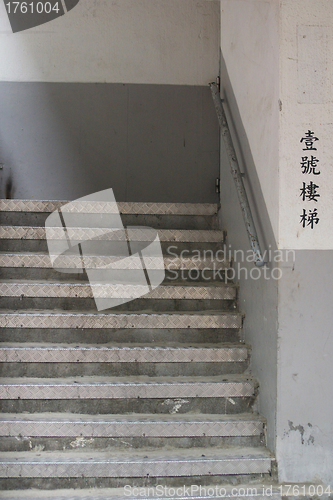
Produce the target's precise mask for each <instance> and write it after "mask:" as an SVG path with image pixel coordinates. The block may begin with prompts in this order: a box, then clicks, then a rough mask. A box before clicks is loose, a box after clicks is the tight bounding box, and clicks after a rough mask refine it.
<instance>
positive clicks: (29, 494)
mask: <svg viewBox="0 0 333 500" xmlns="http://www.w3.org/2000/svg"><path fill="white" fill-rule="evenodd" d="M193 486H194V487H191V486H185V485H183V486H182V487H180V488H179V489H178V491H179V492H180V493H181V494H178V493H177V496H173V498H175V499H179V500H183V499H184V498H187V499H189V500H192V499H193V500H194V499H196V500H201V499H207V500H208V499H210V500H212V499H214V498H219V497H222V498H242V499H244V498H247V499H252V498H253V497H255V498H257V499H258V500H262V499H271V500H281V498H282V496H281V488H282V487H283V486H282V485H279V484H278V483H276V482H275V481H270V482H269V483H266V481H261V482H260V483H255V482H253V481H251V482H249V483H241V484H237V487H235V485H234V484H232V485H228V484H226V483H222V482H221V483H220V484H216V483H215V484H212V485H205V486H202V487H201V488H200V486H196V485H193ZM300 486H301V485H300ZM271 487H272V490H271V489H270V488H271ZM263 488H264V490H263ZM267 488H268V490H267ZM176 489H177V488H176ZM170 490H171V491H172V490H173V488H172V487H166V488H165V490H164V493H165V494H163V493H162V494H161V491H159V489H156V487H154V486H150V485H149V486H143V487H139V488H134V487H131V488H130V489H128V491H126V494H124V488H100V489H95V488H92V489H81V490H80V489H75V490H74V489H62V490H57V491H50V490H28V491H19V490H12V491H6V492H3V495H5V496H3V497H2V498H3V499H4V500H19V499H22V498H23V499H24V500H28V499H33V500H36V499H39V498H41V499H43V500H111V499H114V500H123V499H124V498H128V499H129V500H133V499H137V498H138V495H135V494H134V493H137V492H141V493H146V494H145V495H143V494H141V495H140V498H141V499H142V500H147V499H154V498H159V499H160V500H170V498H171V497H170V495H168V492H170ZM254 490H256V493H252V492H253V491H254ZM216 491H217V494H216V496H212V492H216ZM131 492H132V494H131ZM244 492H247V493H246V495H244ZM251 493H252V494H251ZM324 498H325V500H326V496H325V497H324Z"/></svg>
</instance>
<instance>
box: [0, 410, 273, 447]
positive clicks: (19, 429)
mask: <svg viewBox="0 0 333 500" xmlns="http://www.w3.org/2000/svg"><path fill="white" fill-rule="evenodd" d="M264 426H265V422H264V419H262V418H260V417H259V416H258V415H253V414H244V415H243V414H242V415H236V416H235V415H234V416H230V415H228V416H227V415H201V414H190V415H188V414H187V415H186V414H185V415H178V414H177V413H175V414H173V415H140V414H139V415H130V416H129V415H114V416H112V415H107V416H105V417H101V416H98V417H92V416H89V415H80V416H77V415H70V414H44V415H40V414H34V415H26V414H21V415H15V414H9V415H2V416H1V418H0V436H1V440H0V450H1V451H37V450H41V451H57V450H58V451H66V450H69V451H70V450H72V451H73V450H79V451H80V450H83V449H84V450H86V451H88V450H110V451H113V450H114V449H140V448H146V449H148V448H149V449H156V448H160V449H161V448H170V447H173V448H180V449H183V448H198V447H201V448H214V447H215V448H216V447H223V446H245V447H249V446H263V445H264V444H265V436H264V428H265V427H264Z"/></svg>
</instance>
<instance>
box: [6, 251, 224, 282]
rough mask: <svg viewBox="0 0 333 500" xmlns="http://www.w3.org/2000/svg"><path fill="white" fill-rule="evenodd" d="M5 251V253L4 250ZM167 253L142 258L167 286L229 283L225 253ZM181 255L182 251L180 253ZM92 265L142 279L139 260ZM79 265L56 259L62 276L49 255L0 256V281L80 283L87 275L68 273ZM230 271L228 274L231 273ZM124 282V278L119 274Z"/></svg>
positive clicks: (65, 258)
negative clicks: (168, 284) (128, 272)
mask: <svg viewBox="0 0 333 500" xmlns="http://www.w3.org/2000/svg"><path fill="white" fill-rule="evenodd" d="M6 250H7V249H6ZM169 250H170V252H169V253H168V254H167V255H165V256H164V260H163V262H162V261H161V259H160V258H156V257H150V258H146V257H145V265H146V269H147V270H159V269H164V270H165V275H166V281H167V282H168V283H170V284H176V283H177V282H181V283H182V284H186V282H193V283H196V282H199V283H202V284H206V285H207V284H208V285H209V284H212V285H213V284H214V283H216V284H220V283H221V282H222V283H227V282H228V271H227V270H228V269H229V268H230V263H229V261H227V260H225V258H224V254H225V251H226V249H225V248H224V249H220V250H218V251H217V252H215V251H213V250H212V249H209V248H204V249H202V250H200V249H196V251H195V252H194V253H192V255H191V254H190V253H183V255H181V256H180V257H179V256H177V253H176V252H175V251H174V248H171V247H170V249H169ZM183 252H184V251H183ZM89 260H90V261H91V264H92V265H96V264H97V265H99V266H103V265H109V266H112V268H113V269H119V270H121V271H122V270H130V272H131V274H130V278H131V279H132V282H133V278H134V279H135V277H136V273H137V272H138V270H139V273H140V276H141V272H142V271H141V269H142V267H141V266H142V262H141V259H139V258H137V257H135V256H132V257H131V259H126V262H125V260H124V259H123V260H121V259H119V258H116V257H107V258H101V257H98V258H97V257H95V258H93V257H92V258H91V259H89ZM80 263H81V261H80V259H79V260H78V258H77V257H75V256H71V255H62V256H60V257H58V259H57V269H62V270H63V271H64V273H62V272H57V271H56V270H54V269H53V266H52V263H51V259H50V256H49V254H48V253H45V252H44V253H27V252H24V253H0V267H2V278H3V279H6V278H8V279H16V280H18V279H19V280H42V281H46V280H52V281H58V282H59V281H60V282H62V281H65V282H67V281H72V282H73V281H75V282H76V281H80V280H82V279H83V278H85V279H86V281H87V280H88V277H87V275H86V274H85V273H84V274H76V273H74V272H73V273H70V272H69V271H70V270H71V269H72V270H74V269H77V268H78V266H79V264H80ZM230 272H231V271H229V273H230ZM122 279H123V274H122Z"/></svg>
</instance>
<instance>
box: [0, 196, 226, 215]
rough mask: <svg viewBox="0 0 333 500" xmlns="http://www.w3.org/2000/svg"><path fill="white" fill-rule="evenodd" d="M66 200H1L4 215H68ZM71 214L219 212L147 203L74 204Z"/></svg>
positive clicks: (210, 206)
mask: <svg viewBox="0 0 333 500" xmlns="http://www.w3.org/2000/svg"><path fill="white" fill-rule="evenodd" d="M67 203H69V201H64V200H0V212H4V213H6V212H8V213H11V212H19V213H20V212H21V213H25V212H30V213H36V214H37V213H45V214H47V215H49V214H50V213H51V212H54V211H55V210H58V209H60V208H62V211H63V212H64V213H66V212H67V210H66V207H64V205H66V204H67ZM70 203H71V209H70V212H71V213H73V212H74V211H76V212H77V213H85V214H88V213H109V214H112V213H116V214H117V213H120V214H121V215H188V216H190V215H195V216H211V215H215V214H217V212H218V208H219V207H218V205H217V204H214V203H154V202H153V203H144V202H119V203H114V202H95V201H93V202H91V201H75V200H74V201H71V202H70Z"/></svg>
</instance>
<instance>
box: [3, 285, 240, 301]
mask: <svg viewBox="0 0 333 500" xmlns="http://www.w3.org/2000/svg"><path fill="white" fill-rule="evenodd" d="M141 289H142V293H143V294H145V292H146V289H147V286H140V285H124V284H119V285H118V284H110V285H108V284H92V285H89V284H77V283H45V282H38V281H34V282H25V283H22V282H20V283H18V282H6V283H1V282H0V296H1V297H41V298H93V297H98V298H115V297H117V298H118V297H119V298H131V297H134V298H136V297H138V296H139V294H140V290H141ZM142 298H143V299H164V300H181V299H187V300H232V299H235V298H236V288H235V287H231V286H202V285H200V286H180V285H179V286H172V285H166V286H165V285H163V286H159V287H157V288H155V289H153V290H152V291H150V292H149V293H146V294H145V295H143V296H142Z"/></svg>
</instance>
